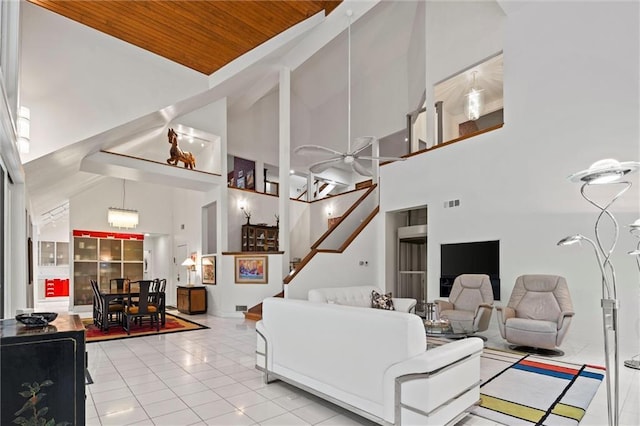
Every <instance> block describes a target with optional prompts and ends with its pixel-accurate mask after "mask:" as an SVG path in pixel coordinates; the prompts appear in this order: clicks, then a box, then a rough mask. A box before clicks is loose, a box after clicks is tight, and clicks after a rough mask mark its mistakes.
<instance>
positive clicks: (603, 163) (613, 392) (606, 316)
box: [558, 159, 640, 426]
mask: <svg viewBox="0 0 640 426" xmlns="http://www.w3.org/2000/svg"><path fill="white" fill-rule="evenodd" d="M638 167H640V163H638V162H625V163H620V162H618V161H616V160H613V159H606V160H600V161H597V162H595V163H593V164H592V165H591V167H589V168H588V169H586V170H583V171H580V172H578V173H574V174H573V175H571V176H569V178H568V179H569V180H570V181H572V182H581V183H582V186H581V187H580V194H581V195H582V197H583V198H584V199H585V200H587V201H588V202H589V203H590V204H591V205H593V206H595V207H596V208H598V209H599V210H600V213H599V214H598V217H597V219H596V222H595V226H594V231H595V241H594V240H592V239H589V238H587V237H585V236H584V235H580V234H577V235H572V236H570V237H566V238H563V239H562V240H560V241H559V242H558V245H563V246H564V245H570V244H574V243H577V242H580V241H586V242H588V243H589V244H590V245H591V246H592V247H593V250H594V252H595V254H596V259H597V261H598V267H599V268H600V274H601V275H602V302H601V306H602V326H603V333H604V356H605V366H606V369H607V375H606V386H607V410H608V418H609V426H618V421H619V419H618V417H619V414H620V410H619V395H618V394H619V387H620V375H619V366H620V360H619V354H618V307H619V302H618V298H617V292H616V272H615V269H614V267H613V264H612V263H611V260H610V259H611V254H612V253H613V250H614V249H615V247H616V243H617V241H618V222H617V221H616V219H615V217H614V216H613V214H611V212H609V210H608V209H609V207H611V205H612V204H613V203H614V202H615V201H616V200H617V199H618V198H619V197H620V196H621V195H622V194H624V193H625V192H627V190H628V189H629V188H630V187H631V182H628V181H624V180H622V179H623V178H624V176H626V175H627V174H629V173H632V172H635V171H636V170H638ZM592 185H619V186H621V187H622V189H620V190H619V191H618V192H617V193H616V194H615V195H614V196H613V197H612V198H611V199H610V200H609V201H608V202H605V203H602V204H599V203H598V202H596V201H594V199H593V198H591V197H589V195H588V194H587V190H588V189H589V187H591V186H592ZM605 219H606V220H608V221H609V222H610V223H611V225H613V239H612V241H611V244H610V245H609V247H605V246H604V243H603V240H602V236H601V233H600V224H601V222H602V220H605ZM612 352H613V362H611V354H612ZM612 376H613V380H612Z"/></svg>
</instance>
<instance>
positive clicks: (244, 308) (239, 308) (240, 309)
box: [236, 305, 247, 312]
mask: <svg viewBox="0 0 640 426" xmlns="http://www.w3.org/2000/svg"><path fill="white" fill-rule="evenodd" d="M236 312H247V305H236Z"/></svg>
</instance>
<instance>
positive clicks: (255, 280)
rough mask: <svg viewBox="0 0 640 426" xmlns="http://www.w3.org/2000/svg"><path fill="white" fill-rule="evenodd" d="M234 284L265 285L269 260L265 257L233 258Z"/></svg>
mask: <svg viewBox="0 0 640 426" xmlns="http://www.w3.org/2000/svg"><path fill="white" fill-rule="evenodd" d="M234 263H235V271H236V273H235V277H236V284H266V283H267V277H268V266H269V258H268V257H267V256H235V258H234Z"/></svg>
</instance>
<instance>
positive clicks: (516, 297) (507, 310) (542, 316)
mask: <svg viewBox="0 0 640 426" xmlns="http://www.w3.org/2000/svg"><path fill="white" fill-rule="evenodd" d="M496 310H497V311H498V327H499V328H500V334H501V335H502V338H503V339H505V340H506V341H507V342H509V343H511V344H512V345H515V346H525V347H526V348H527V350H528V351H531V350H533V351H536V349H537V352H542V353H544V354H546V355H562V354H563V352H562V351H560V350H559V349H557V346H560V344H561V343H562V340H563V339H564V336H565V335H566V334H567V330H568V329H569V324H571V318H572V317H573V315H574V312H573V304H572V303H571V296H570V295H569V288H568V286H567V281H566V280H565V279H564V277H560V276H557V275H522V276H520V277H518V278H517V279H516V284H515V286H514V287H513V291H512V292H511V297H510V298H509V303H507V306H505V307H497V308H496ZM540 349H542V351H540Z"/></svg>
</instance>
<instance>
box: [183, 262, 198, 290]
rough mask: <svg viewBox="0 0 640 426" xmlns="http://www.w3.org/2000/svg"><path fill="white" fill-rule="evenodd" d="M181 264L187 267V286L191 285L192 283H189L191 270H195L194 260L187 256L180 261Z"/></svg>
mask: <svg viewBox="0 0 640 426" xmlns="http://www.w3.org/2000/svg"><path fill="white" fill-rule="evenodd" d="M182 266H186V267H187V287H193V284H191V271H195V270H196V262H195V261H194V260H193V259H192V258H191V257H187V258H186V259H185V260H184V262H182Z"/></svg>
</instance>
